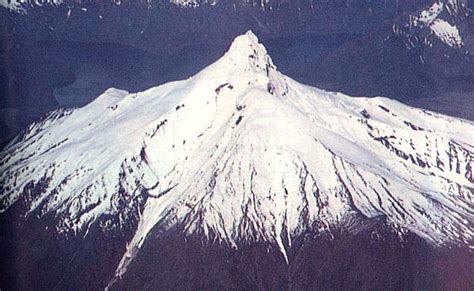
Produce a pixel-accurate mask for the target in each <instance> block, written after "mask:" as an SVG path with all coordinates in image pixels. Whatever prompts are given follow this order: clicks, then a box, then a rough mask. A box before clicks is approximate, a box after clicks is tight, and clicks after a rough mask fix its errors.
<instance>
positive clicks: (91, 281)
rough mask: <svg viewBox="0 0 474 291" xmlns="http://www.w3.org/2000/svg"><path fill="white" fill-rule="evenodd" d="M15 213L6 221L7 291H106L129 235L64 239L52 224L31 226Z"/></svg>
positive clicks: (0, 228) (2, 267)
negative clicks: (105, 287)
mask: <svg viewBox="0 0 474 291" xmlns="http://www.w3.org/2000/svg"><path fill="white" fill-rule="evenodd" d="M14 214H15V209H14V208H13V209H11V210H9V211H8V212H7V214H6V215H2V216H0V257H1V263H0V289H1V290H53V289H54V290H103V288H104V286H106V285H107V283H108V281H109V278H110V277H111V276H112V275H113V273H114V271H115V268H116V266H117V264H118V262H119V260H120V259H121V257H122V255H123V253H124V251H125V241H126V238H125V237H127V235H125V234H124V235H118V234H115V235H111V234H104V232H102V231H101V230H100V229H99V228H98V227H92V228H91V229H90V230H89V232H88V234H87V236H85V237H83V235H85V234H81V235H80V236H79V237H70V238H68V239H64V238H63V237H60V236H59V235H58V234H57V233H56V231H55V229H54V227H51V226H49V227H48V225H53V224H50V223H51V222H52V220H51V219H49V221H48V219H45V220H42V221H41V222H39V221H38V220H36V219H29V220H27V221H26V223H25V222H24V221H22V220H20V219H15V218H14V217H17V216H15V215H14Z"/></svg>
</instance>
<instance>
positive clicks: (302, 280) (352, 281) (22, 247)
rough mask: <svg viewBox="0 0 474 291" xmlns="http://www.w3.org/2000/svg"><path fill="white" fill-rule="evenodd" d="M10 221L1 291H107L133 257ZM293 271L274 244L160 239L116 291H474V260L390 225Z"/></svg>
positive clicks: (120, 245) (341, 243) (342, 242)
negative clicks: (120, 264) (125, 257)
mask: <svg viewBox="0 0 474 291" xmlns="http://www.w3.org/2000/svg"><path fill="white" fill-rule="evenodd" d="M5 218H6V217H5V216H4V217H3V219H2V221H1V222H2V228H1V236H0V237H1V239H0V243H1V245H0V246H1V257H2V264H0V278H1V280H0V288H1V289H2V290H49V289H55V290H102V289H104V288H105V286H107V284H108V283H109V281H110V280H111V279H112V277H113V274H114V271H115V268H116V267H117V265H118V262H119V260H120V258H121V257H122V255H123V252H124V251H125V245H124V237H115V238H114V237H110V236H105V235H104V234H103V233H101V232H100V231H99V230H98V229H92V230H91V231H90V233H89V234H88V235H87V236H86V238H85V239H84V240H81V239H74V240H72V239H70V240H67V241H64V240H58V238H57V235H55V234H54V231H48V230H45V225H44V224H30V225H29V226H26V225H24V224H23V225H17V224H15V225H13V224H7V223H5ZM288 257H289V264H287V262H286V260H285V258H284V256H283V255H282V253H281V252H280V250H279V248H278V247H277V246H275V245H272V244H268V243H257V244H251V245H241V246H239V248H231V247H226V246H222V245H219V244H214V243H209V242H203V241H202V240H201V239H199V238H197V237H187V238H185V237H184V235H183V232H182V231H181V230H173V231H169V232H166V233H164V234H160V235H159V236H158V237H156V233H155V234H153V233H152V234H151V235H150V236H149V237H148V239H147V240H146V241H145V243H144V245H143V247H142V249H141V251H140V252H139V253H138V255H137V257H136V258H135V260H133V261H132V262H131V264H130V265H129V266H128V268H127V272H126V273H125V275H124V276H123V278H122V279H121V280H118V281H116V282H115V284H113V286H112V288H111V289H112V290H125V289H126V290H348V289H351V290H472V287H473V286H474V280H473V271H472V270H473V266H474V255H473V253H472V252H469V251H468V250H465V249H460V248H451V249H448V248H435V247H432V246H430V245H428V244H427V243H426V242H425V241H424V240H422V239H421V238H419V237H417V236H416V235H413V234H405V235H403V237H402V238H401V237H400V236H399V235H398V234H397V233H395V232H394V231H393V230H392V229H390V228H389V227H388V226H387V225H386V224H379V225H377V226H375V227H373V228H371V229H368V230H365V231H363V232H360V233H358V234H355V235H351V234H349V233H347V232H345V231H340V230H333V231H331V234H330V235H328V234H319V235H314V234H307V235H304V236H301V237H300V238H299V239H297V240H295V241H294V242H293V246H292V247H291V248H290V250H289V252H288Z"/></svg>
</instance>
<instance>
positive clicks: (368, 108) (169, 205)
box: [0, 32, 474, 287]
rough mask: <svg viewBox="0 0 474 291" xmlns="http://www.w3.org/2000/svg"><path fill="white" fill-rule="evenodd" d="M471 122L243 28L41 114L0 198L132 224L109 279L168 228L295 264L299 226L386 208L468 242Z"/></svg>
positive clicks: (384, 218)
mask: <svg viewBox="0 0 474 291" xmlns="http://www.w3.org/2000/svg"><path fill="white" fill-rule="evenodd" d="M473 131H474V124H473V123H472V122H468V121H464V120H460V119H454V118H450V117H447V116H442V115H439V114H435V113H432V112H428V111H424V110H419V109H415V108H410V107H408V106H405V105H402V104H401V103H398V102H395V101H391V100H388V99H385V98H372V99H369V98H353V97H348V96H345V95H342V94H338V93H331V92H325V91H322V90H319V89H315V88H311V87H308V86H305V85H302V84H299V83H297V82H296V81H294V80H292V79H290V78H288V77H286V76H284V75H283V74H281V73H280V72H278V71H277V69H276V67H275V65H274V64H273V62H272V60H271V58H270V57H269V55H268V54H267V51H266V50H265V48H264V47H263V46H262V45H261V44H259V43H258V39H257V37H256V36H255V35H254V34H253V33H252V32H247V33H246V34H244V35H242V36H239V37H237V38H236V39H235V41H234V42H233V44H232V45H231V47H230V49H229V51H228V52H227V53H226V54H225V55H224V56H223V57H222V58H221V59H219V60H218V61H216V62H215V63H214V64H212V65H210V66H209V67H207V68H206V69H204V70H202V71H201V72H199V73H198V74H197V75H195V76H194V77H192V78H189V79H188V80H183V81H178V82H171V83H168V84H165V85H162V86H158V87H155V88H152V89H149V90H147V91H144V92H140V93H128V92H125V91H121V90H116V89H109V90H107V91H106V92H104V93H103V94H102V95H101V96H99V97H98V98H97V99H96V100H95V101H93V102H92V103H90V104H89V105H87V106H85V107H83V108H78V109H75V110H71V111H65V110H60V111H56V112H53V113H51V114H49V115H48V116H46V117H45V118H44V119H43V120H41V121H39V122H37V123H35V124H32V125H31V126H30V127H29V129H28V130H27V131H26V132H24V133H23V134H22V135H21V136H19V137H17V138H16V139H15V140H14V141H12V142H11V143H10V144H9V145H8V146H7V147H6V148H5V149H4V151H3V152H2V154H1V159H0V165H1V183H0V189H1V191H0V193H2V194H1V196H0V209H1V212H2V213H3V214H4V215H7V214H8V213H9V212H11V209H15V213H17V214H19V218H18V219H19V220H20V221H21V223H24V224H27V223H32V222H31V221H35V223H39V224H40V225H43V224H41V223H45V224H44V225H43V226H42V227H44V228H45V229H49V232H50V233H51V235H52V236H53V237H54V236H56V237H58V239H60V240H66V241H74V244H77V243H79V244H80V241H81V240H85V241H87V240H91V239H94V238H93V237H92V238H91V236H99V235H98V233H99V234H100V237H102V236H104V235H106V236H107V235H110V234H123V237H122V239H123V240H125V241H126V246H124V248H123V249H122V253H121V254H119V256H117V254H115V257H114V258H115V259H113V260H112V259H110V258H109V261H107V262H108V264H110V261H111V260H112V263H113V264H118V267H117V268H116V270H115V272H114V273H115V275H114V276H113V277H114V279H113V280H112V281H111V283H110V284H109V287H114V286H115V285H114V284H122V283H123V282H126V280H129V279H130V280H132V279H131V278H133V276H128V277H127V273H128V271H129V270H130V268H132V269H135V270H137V268H138V269H140V268H141V267H140V265H137V264H138V263H136V262H135V259H136V258H138V260H139V261H141V260H143V259H144V256H147V255H146V254H148V253H150V252H152V253H155V252H162V249H163V247H164V249H165V250H166V249H167V248H172V245H173V244H166V245H160V247H158V248H157V247H156V245H155V247H153V248H152V247H151V246H153V245H154V242H155V241H160V240H161V239H162V238H165V237H167V234H169V233H176V234H178V236H179V237H182V240H181V242H182V241H187V240H190V241H192V240H197V241H199V247H202V246H203V245H210V246H216V247H222V248H225V249H229V250H232V252H233V251H238V250H242V249H247V248H248V247H251V246H253V245H265V246H267V247H266V248H267V253H268V252H270V251H269V249H268V247H270V248H272V247H274V249H275V250H277V253H274V255H275V256H276V257H280V259H283V260H284V262H285V263H286V265H289V266H292V264H293V258H294V253H295V250H294V249H295V247H294V246H295V245H297V244H299V243H300V242H301V238H302V237H306V236H308V235H311V236H314V235H315V236H320V235H328V236H329V237H334V236H335V235H336V231H335V230H338V229H339V230H344V231H345V232H347V235H348V236H356V235H358V234H363V236H364V237H365V236H366V234H367V231H368V230H370V231H372V230H373V229H374V227H376V225H380V223H382V224H383V225H385V226H386V229H387V231H388V232H389V233H393V234H394V237H395V238H396V240H399V241H400V242H403V241H404V240H406V239H407V237H410V236H415V237H418V238H420V239H421V240H422V241H423V242H424V243H425V244H426V245H429V246H431V247H434V248H443V247H447V246H449V247H468V248H472V247H473V246H474V245H473V235H474V233H473V228H472V221H473V220H474V215H473V198H474V197H473V189H474V177H473V169H474V167H473V157H474V147H473V145H474V137H473V136H472V135H469V134H466V133H468V132H473ZM45 225H46V226H45ZM51 229H52V230H51ZM378 233H379V235H381V233H382V232H380V231H379V232H378ZM20 235H21V234H20ZM373 235H374V233H372V234H371V235H368V234H367V236H368V237H372V236H373ZM95 240H96V241H97V239H95ZM78 241H79V242H78ZM90 248H91V247H90V246H89V247H88V249H89V250H90ZM155 248H156V249H155ZM181 251H184V249H181ZM215 252H217V253H219V252H218V251H215ZM215 252H214V251H213V254H215ZM171 253H175V252H174V251H171ZM171 253H168V254H171ZM224 257H225V255H224ZM118 259H120V262H119V261H118ZM160 260H163V258H161V259H160ZM277 261H278V260H277ZM142 262H143V261H142ZM175 262H176V261H175ZM102 263H103V262H102ZM155 264H158V265H160V264H162V262H161V261H152V260H151V261H150V260H148V261H146V265H151V266H152V267H151V269H150V270H154V267H153V266H155ZM115 266H117V265H114V267H115ZM201 267H202V266H201ZM282 268H285V267H282ZM144 270H149V269H146V268H145V269H144ZM144 272H145V271H144ZM145 273H146V272H145ZM108 275H109V276H111V275H112V274H108ZM149 275H151V274H149ZM110 279H112V278H111V277H108V280H110ZM201 279H202V278H201ZM124 280H125V281H124ZM223 280H224V279H223ZM132 281H133V280H132ZM153 282H154V283H150V284H149V285H144V286H148V287H153V286H154V287H158V286H159V284H164V283H163V282H161V283H160V282H159V280H158V279H157V281H153ZM156 284H158V285H156ZM216 284H217V283H216ZM134 286H135V287H136V285H134ZM163 286H166V285H162V287H163ZM206 286H207V287H210V286H211V285H206ZM212 286H214V287H216V286H220V287H223V286H224V285H212ZM249 286H250V285H249ZM141 287H143V286H141ZM227 287H229V286H227ZM234 287H235V286H234ZM267 287H268V286H267Z"/></svg>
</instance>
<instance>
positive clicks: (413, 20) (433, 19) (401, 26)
mask: <svg viewBox="0 0 474 291" xmlns="http://www.w3.org/2000/svg"><path fill="white" fill-rule="evenodd" d="M470 13H471V10H470V9H469V8H468V3H467V1H466V0H438V1H433V3H432V5H431V6H429V7H427V8H425V9H423V10H421V11H418V13H413V14H410V15H408V17H407V18H402V20H401V21H400V22H399V23H395V24H394V26H393V30H394V32H395V33H396V34H399V35H402V36H404V37H405V38H406V44H407V46H408V48H410V47H417V46H418V45H420V44H422V45H424V46H428V47H432V46H433V42H436V41H440V42H441V43H443V44H444V45H447V46H448V47H451V48H462V47H464V45H465V40H464V37H470V35H465V36H463V33H462V32H461V28H464V26H466V22H467V21H466V18H467V17H469V15H470ZM466 34H467V33H466Z"/></svg>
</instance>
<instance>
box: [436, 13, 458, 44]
mask: <svg viewBox="0 0 474 291" xmlns="http://www.w3.org/2000/svg"><path fill="white" fill-rule="evenodd" d="M430 29H431V31H433V33H434V34H435V35H436V36H437V37H438V38H439V39H440V40H441V41H442V42H444V43H445V44H447V45H449V46H451V47H461V46H463V45H464V43H463V40H462V38H461V34H460V33H459V30H458V28H457V27H456V26H455V25H451V24H449V22H447V21H445V20H443V19H436V20H434V21H433V22H432V23H431V24H430Z"/></svg>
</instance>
